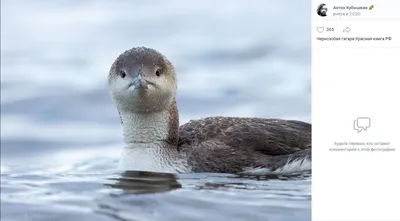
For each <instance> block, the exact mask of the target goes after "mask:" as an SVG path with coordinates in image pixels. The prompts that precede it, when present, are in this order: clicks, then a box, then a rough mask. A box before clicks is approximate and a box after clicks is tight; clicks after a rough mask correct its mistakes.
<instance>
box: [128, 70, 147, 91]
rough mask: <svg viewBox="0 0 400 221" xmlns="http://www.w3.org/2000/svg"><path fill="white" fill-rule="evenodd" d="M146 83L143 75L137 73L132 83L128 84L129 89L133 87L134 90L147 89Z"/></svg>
mask: <svg viewBox="0 0 400 221" xmlns="http://www.w3.org/2000/svg"><path fill="white" fill-rule="evenodd" d="M148 85H149V84H148V83H147V81H146V80H145V79H144V78H143V73H141V72H138V73H137V74H136V75H135V77H134V78H133V80H132V82H131V83H130V84H129V87H131V86H133V87H135V89H139V88H144V89H147V88H148Z"/></svg>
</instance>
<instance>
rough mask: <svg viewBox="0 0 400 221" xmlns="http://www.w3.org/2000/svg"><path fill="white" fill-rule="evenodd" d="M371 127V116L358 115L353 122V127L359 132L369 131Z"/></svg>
mask: <svg viewBox="0 0 400 221" xmlns="http://www.w3.org/2000/svg"><path fill="white" fill-rule="evenodd" d="M370 127H371V119H370V118H369V117H358V118H357V119H356V120H354V122H353V129H354V130H356V131H357V132H358V133H360V132H361V131H363V130H365V131H367V130H368V128H370Z"/></svg>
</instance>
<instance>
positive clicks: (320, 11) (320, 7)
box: [317, 4, 328, 17]
mask: <svg viewBox="0 0 400 221" xmlns="http://www.w3.org/2000/svg"><path fill="white" fill-rule="evenodd" d="M327 12H328V6H326V4H320V5H318V9H317V14H318V15H319V16H321V17H325V16H326V13H327Z"/></svg>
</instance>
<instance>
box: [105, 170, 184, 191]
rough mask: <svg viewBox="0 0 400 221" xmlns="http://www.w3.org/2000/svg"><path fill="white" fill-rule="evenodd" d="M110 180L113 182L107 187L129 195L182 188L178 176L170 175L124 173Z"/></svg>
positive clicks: (138, 172)
mask: <svg viewBox="0 0 400 221" xmlns="http://www.w3.org/2000/svg"><path fill="white" fill-rule="evenodd" d="M109 180H110V181H111V182H110V183H107V184H105V185H106V186H110V187H112V188H116V189H121V190H123V192H124V193H127V194H146V193H159V192H167V191H171V190H174V189H179V188H182V185H181V184H180V183H179V182H178V181H177V177H176V175H174V174H169V173H154V172H144V171H124V172H122V173H121V174H119V175H118V176H117V177H116V178H110V179H109Z"/></svg>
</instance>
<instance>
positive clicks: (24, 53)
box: [1, 0, 311, 220]
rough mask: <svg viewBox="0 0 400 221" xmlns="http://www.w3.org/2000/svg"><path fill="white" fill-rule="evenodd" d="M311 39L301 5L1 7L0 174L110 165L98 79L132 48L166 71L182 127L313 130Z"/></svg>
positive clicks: (180, 2)
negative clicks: (233, 119)
mask: <svg viewBox="0 0 400 221" xmlns="http://www.w3.org/2000/svg"><path fill="white" fill-rule="evenodd" d="M310 37H311V36H310V2H309V1H273V0H258V1H250V2H247V1H243V0H221V1H212V0H204V1H184V0H171V1H162V0H149V1H139V0H119V1H111V0H96V1H95V0H86V1H77V0H68V1H67V0H57V1H43V0H2V1H1V172H2V174H7V173H17V172H19V173H28V172H29V171H34V170H35V171H36V170H39V171H47V172H49V171H50V172H57V171H67V170H70V169H77V168H82V167H87V165H88V164H89V165H91V166H93V164H96V165H97V166H96V167H93V168H96V169H93V170H92V172H93V171H97V172H98V171H102V170H103V169H104V168H113V167H114V166H115V164H116V161H117V159H118V156H119V154H120V151H121V149H122V147H123V143H122V128H121V125H120V121H119V117H118V114H117V111H116V109H115V108H114V106H113V104H112V103H111V99H110V96H109V92H108V88H107V81H106V78H107V74H108V71H109V68H110V66H111V64H112V62H113V61H114V60H115V58H116V57H117V56H118V55H119V54H120V53H122V52H123V51H125V50H127V49H130V48H132V47H136V46H146V47H151V48H154V49H156V50H158V51H160V52H162V53H163V54H165V55H166V56H167V57H168V58H169V59H170V60H171V61H172V62H173V63H174V65H175V67H176V69H177V73H178V78H179V85H178V100H177V101H178V106H179V111H180V123H181V124H182V123H185V122H187V121H188V120H189V119H198V118H201V117H207V116H216V115H223V116H249V117H279V118H287V119H289V118H290V119H298V120H304V121H308V122H310V113H311V84H310V78H311V68H310V67H311V61H310V56H311V49H310V47H311V45H310ZM88 162H90V163H88ZM49 165H51V166H49ZM77 165H78V166H77ZM33 168H35V169H33ZM3 178H4V177H3ZM2 182H3V181H2ZM2 185H3V187H4V185H5V184H4V183H3V184H2ZM2 197H3V188H2ZM2 200H3V199H2ZM293 220H294V219H293Z"/></svg>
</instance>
